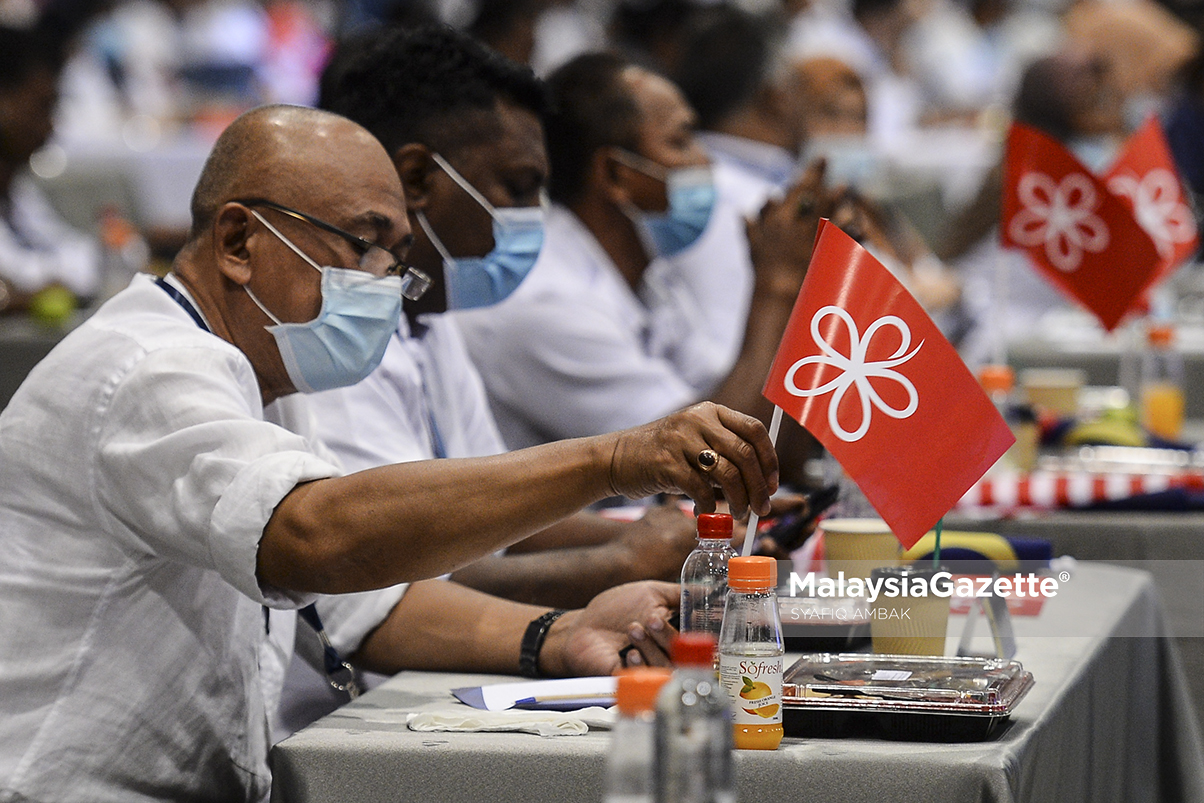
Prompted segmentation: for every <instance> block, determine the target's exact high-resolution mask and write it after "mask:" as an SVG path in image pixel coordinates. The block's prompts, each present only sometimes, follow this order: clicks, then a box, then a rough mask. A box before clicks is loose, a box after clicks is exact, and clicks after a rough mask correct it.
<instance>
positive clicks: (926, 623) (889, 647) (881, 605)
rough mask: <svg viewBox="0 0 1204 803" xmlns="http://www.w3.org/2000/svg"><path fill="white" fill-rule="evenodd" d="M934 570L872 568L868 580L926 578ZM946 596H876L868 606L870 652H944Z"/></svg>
mask: <svg viewBox="0 0 1204 803" xmlns="http://www.w3.org/2000/svg"><path fill="white" fill-rule="evenodd" d="M933 574H935V570H933V569H931V568H917V567H912V566H896V567H889V568H882V569H875V570H874V572H873V577H872V579H873V580H874V581H875V582H877V580H878V578H879V577H883V578H885V577H888V576H893V577H899V578H903V579H905V580H906V579H907V578H912V577H922V578H924V579H925V580H926V581H928V580H930V578H931V577H932V575H933ZM949 599H950V598H949V597H938V596H934V595H932V594H929V595H928V596H926V597H912V596H907V597H888V596H886V595H885V594H883V595H881V596H879V597H878V599H877V600H875V601H874V603H873V605H872V606H871V607H872V608H873V609H874V610H873V617H872V618H871V619H870V637H871V638H872V639H873V642H874V652H876V653H878V654H881V655H944V654H945V633H946V631H947V630H948V628H949Z"/></svg>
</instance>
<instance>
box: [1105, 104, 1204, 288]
mask: <svg viewBox="0 0 1204 803" xmlns="http://www.w3.org/2000/svg"><path fill="white" fill-rule="evenodd" d="M1104 181H1105V182H1107V185H1108V189H1109V190H1110V191H1111V192H1112V193H1113V194H1114V195H1116V196H1117V197H1119V198H1120V199H1121V200H1122V201H1124V202H1125V204H1126V205H1127V206H1128V208H1129V209H1130V210H1132V213H1133V216H1134V217H1135V218H1136V219H1137V222H1138V223H1139V224H1140V225H1141V227H1142V228H1143V229H1145V232H1146V234H1148V235H1150V238H1151V239H1152V240H1153V241H1154V246H1155V247H1156V248H1157V249H1158V257H1159V259H1160V260H1161V262H1160V263H1159V266H1158V274H1157V277H1156V279H1155V281H1158V280H1159V279H1164V278H1166V277H1167V276H1169V275H1170V274H1171V272H1173V271H1174V269H1175V268H1177V267H1179V265H1180V264H1181V263H1182V262H1183V260H1185V259H1187V258H1188V257H1190V256H1191V255H1192V254H1194V253H1195V252H1196V249H1198V248H1199V247H1200V239H1199V234H1198V232H1197V231H1196V219H1195V216H1194V215H1193V214H1192V211H1191V207H1190V206H1188V205H1187V200H1186V198H1187V193H1185V192H1184V191H1183V182H1182V181H1180V179H1179V173H1178V171H1177V170H1176V168H1175V159H1174V157H1173V156H1171V149H1170V147H1169V146H1168V145H1167V144H1166V136H1165V135H1164V134H1163V133H1162V126H1161V125H1160V124H1159V122H1158V118H1157V117H1151V118H1150V119H1149V120H1147V121H1146V122H1145V124H1144V125H1142V127H1141V128H1139V129H1138V130H1137V133H1135V134H1133V136H1131V137H1129V141H1128V142H1126V143H1125V147H1124V150H1122V151H1121V152H1120V155H1119V156H1118V157H1117V158H1116V162H1115V163H1114V164H1113V165H1112V167H1111V168H1110V169H1109V170H1108V172H1107V173H1105V174H1104Z"/></svg>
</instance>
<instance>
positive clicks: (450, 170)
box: [431, 153, 497, 220]
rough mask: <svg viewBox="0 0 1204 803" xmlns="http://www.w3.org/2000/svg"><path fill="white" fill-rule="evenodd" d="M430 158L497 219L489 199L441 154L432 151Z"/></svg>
mask: <svg viewBox="0 0 1204 803" xmlns="http://www.w3.org/2000/svg"><path fill="white" fill-rule="evenodd" d="M431 158H432V159H434V160H435V164H437V165H439V167H441V168H443V172H444V173H447V175H448V176H449V177H450V178H451V180H452V181H454V182H456V183H457V184H459V185H460V189H462V190H464V191H465V192H466V193H468V194H469V195H471V196H472V199H473V200H474V201H476V202H477V203H479V204H480V205H481V206H483V207H485V211H486V212H488V213H489V216H490V217H491V218H493V219H494V220H497V211H496V209H495V208H494V206H493V204H491V203H489V199H487V198H486V197H485V196H484V195H482V194H481V193H480V191H479V190H477V188H476V187H474V186H472V185H471V184H469V183H468V180H467V179H465V178H464V176H462V175H460V173H459V171H457V170H456V168H454V167H452V166H451V165H450V164H448V162H447V160H446V159H444V158H443V157H442V156H440V155H439V154H437V153H432V154H431Z"/></svg>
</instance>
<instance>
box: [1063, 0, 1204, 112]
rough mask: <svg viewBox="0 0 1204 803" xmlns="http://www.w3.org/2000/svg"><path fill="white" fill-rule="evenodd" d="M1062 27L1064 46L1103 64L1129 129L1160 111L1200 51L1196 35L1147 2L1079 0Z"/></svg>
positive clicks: (1198, 33)
mask: <svg viewBox="0 0 1204 803" xmlns="http://www.w3.org/2000/svg"><path fill="white" fill-rule="evenodd" d="M1065 24H1066V35H1067V43H1068V46H1070V47H1074V48H1077V49H1079V50H1083V51H1086V52H1087V53H1088V54H1090V55H1091V56H1093V57H1094V58H1096V59H1099V60H1101V61H1102V62H1104V63H1105V64H1106V66H1107V70H1108V73H1109V78H1110V81H1111V83H1112V84H1113V86H1115V88H1116V91H1118V92H1119V93H1120V96H1121V100H1122V103H1123V112H1124V123H1125V126H1126V127H1127V128H1128V129H1129V130H1135V129H1136V128H1137V127H1138V126H1140V125H1141V124H1142V123H1143V122H1145V118H1146V117H1148V116H1149V115H1150V114H1158V113H1161V112H1163V111H1164V110H1165V107H1166V101H1167V99H1168V98H1169V97H1170V95H1171V93H1172V92H1173V90H1174V88H1175V87H1174V83H1175V80H1176V78H1177V76H1178V75H1179V73H1180V72H1181V70H1182V69H1183V68H1184V67H1185V66H1186V65H1187V64H1188V62H1190V61H1191V59H1192V57H1193V56H1195V55H1196V54H1197V53H1198V52H1199V51H1200V32H1199V31H1198V30H1196V29H1194V28H1193V27H1192V26H1190V25H1189V24H1187V23H1186V22H1184V21H1183V20H1182V19H1180V18H1179V17H1177V16H1175V15H1174V14H1173V13H1171V12H1170V11H1169V10H1167V8H1165V7H1164V6H1163V5H1160V4H1159V3H1155V2H1152V1H1151V0H1128V2H1124V3H1110V2H1099V0H1084V2H1080V3H1075V4H1073V5H1072V6H1071V7H1070V8H1069V9H1067V11H1066V14H1065Z"/></svg>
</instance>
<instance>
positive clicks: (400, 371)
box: [308, 315, 506, 471]
mask: <svg viewBox="0 0 1204 803" xmlns="http://www.w3.org/2000/svg"><path fill="white" fill-rule="evenodd" d="M423 324H424V325H425V326H426V331H425V332H423V333H421V335H420V336H417V337H413V336H411V334H410V330H409V326H408V324H407V322H406V319H405V318H404V317H403V318H402V320H401V325H400V327H399V329H398V332H397V333H396V334H394V336H393V337H392V339H391V340H390V341H389V346H388V348H386V349H385V356H384V358H383V359H382V360H381V363H380V365H379V366H378V367H377V368H376V370H374V371H373V372H372V373H371V374H369V375H368V378H367V379H365V380H364V381H363V382H360V383H359V384H358V385H354V386H352V387H349V388H338V389H336V390H328V391H325V392H322V393H314V394H311V395H310V396H309V397H308V402H309V404H310V407H311V409H312V411H313V413H314V416H315V418H316V422H317V428H318V429H317V432H318V435H319V437H320V438H321V439H322V441H323V442H324V443H325V444H326V445H327V446H328V447H330V448H331V449H332V450H333V451H334V452H335V454H337V455H338V456H339V458H340V459H341V460H342V462H343V465H344V466H345V467H346V468H347V470H348V471H360V470H362V469H366V468H374V467H376V466H383V465H387V464H390V463H405V462H409V461H411V460H430V459H431V458H434V457H485V456H487V455H494V454H501V453H502V452H504V451H506V446H505V443H503V441H502V436H501V433H499V432H498V428H497V425H496V424H495V423H494V420H493V415H492V413H490V411H489V403H488V401H487V400H486V397H485V387H484V384H483V383H482V381H481V376H480V374H479V373H477V369H476V367H475V366H473V364H472V360H471V359H470V358H469V356H468V351H467V349H466V347H465V345H464V340H463V338H462V337H461V336H460V332H459V330H458V329H456V327H455V326H453V325H452V323H451V322H450V321H449V320H447V319H446V318H445V316H443V315H431V316H428V317H426V318H425V319H424V320H423ZM436 443H439V444H440V448H436ZM440 452H442V453H441V454H440Z"/></svg>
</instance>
